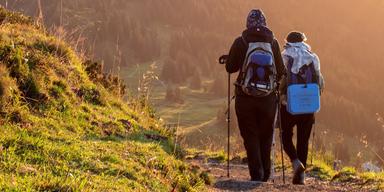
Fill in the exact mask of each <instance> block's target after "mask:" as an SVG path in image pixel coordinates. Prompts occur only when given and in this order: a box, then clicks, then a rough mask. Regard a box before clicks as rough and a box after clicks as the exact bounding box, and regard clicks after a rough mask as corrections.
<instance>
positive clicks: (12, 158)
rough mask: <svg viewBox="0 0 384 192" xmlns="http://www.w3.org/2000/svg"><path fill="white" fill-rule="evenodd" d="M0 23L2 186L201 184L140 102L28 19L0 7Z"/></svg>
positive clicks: (163, 187)
mask: <svg viewBox="0 0 384 192" xmlns="http://www.w3.org/2000/svg"><path fill="white" fill-rule="evenodd" d="M0 23H1V25H0V130H1V132H0V170H1V171H0V189H1V190H2V191H112V190H113V191H132V190H136V191H137V190H139V191H171V190H173V189H178V190H180V191H185V190H199V189H202V186H203V181H202V180H201V179H200V178H199V174H200V173H199V172H198V171H194V170H192V169H191V168H190V167H189V166H188V165H186V164H185V163H183V162H182V161H181V160H180V159H178V158H177V156H180V150H179V149H175V148H174V144H173V141H172V140H173V139H172V134H173V133H172V132H171V131H170V130H166V129H165V128H163V122H162V121H160V120H158V119H156V118H154V116H153V113H151V110H150V109H149V108H148V107H146V106H145V105H142V103H141V102H139V101H134V100H132V101H131V102H129V103H128V104H127V103H125V102H123V101H122V100H121V99H120V98H119V97H117V95H119V94H118V93H119V90H116V88H113V86H109V87H108V86H103V85H106V84H108V83H104V84H103V83H102V82H100V81H98V80H97V78H94V77H92V76H90V75H89V74H90V71H89V70H88V69H89V68H86V66H85V64H84V63H85V61H84V60H83V58H81V57H79V56H78V55H77V54H76V52H74V51H73V50H72V49H71V48H70V46H69V45H67V44H66V43H65V42H63V41H60V40H58V39H57V38H55V37H54V36H52V35H50V34H48V33H47V32H45V31H44V30H43V29H41V28H40V27H38V26H37V25H35V24H34V22H33V21H32V20H31V19H30V18H28V17H25V16H23V15H20V14H17V13H12V12H8V11H6V10H5V9H3V8H1V9H0ZM85 69H87V70H85ZM91 77H92V78H91ZM102 84H103V85H102ZM105 87H108V88H105ZM111 87H112V88H111ZM115 87H116V86H115ZM117 87H119V86H117Z"/></svg>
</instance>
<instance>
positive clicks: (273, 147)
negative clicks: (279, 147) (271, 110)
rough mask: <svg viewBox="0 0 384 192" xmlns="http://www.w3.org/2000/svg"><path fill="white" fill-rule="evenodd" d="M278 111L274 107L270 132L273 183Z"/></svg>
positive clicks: (273, 177) (273, 179) (273, 178)
mask: <svg viewBox="0 0 384 192" xmlns="http://www.w3.org/2000/svg"><path fill="white" fill-rule="evenodd" d="M277 118H278V111H277V107H276V113H275V119H274V121H273V134H272V154H271V156H272V160H271V162H272V163H271V178H272V182H273V183H275V151H276V128H277Z"/></svg>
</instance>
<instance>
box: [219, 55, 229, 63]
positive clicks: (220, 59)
mask: <svg viewBox="0 0 384 192" xmlns="http://www.w3.org/2000/svg"><path fill="white" fill-rule="evenodd" d="M227 60H228V55H222V56H221V57H220V58H219V63H220V64H222V65H223V64H225V63H226V62H227Z"/></svg>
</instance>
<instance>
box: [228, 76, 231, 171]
mask: <svg viewBox="0 0 384 192" xmlns="http://www.w3.org/2000/svg"><path fill="white" fill-rule="evenodd" d="M227 115H228V116H227V123H228V124H227V126H228V127H227V130H228V137H227V139H228V140H227V141H228V143H227V153H228V154H227V155H228V159H227V177H228V178H229V177H230V173H229V172H230V171H229V169H230V165H229V164H230V162H229V159H230V149H231V73H228V114H227Z"/></svg>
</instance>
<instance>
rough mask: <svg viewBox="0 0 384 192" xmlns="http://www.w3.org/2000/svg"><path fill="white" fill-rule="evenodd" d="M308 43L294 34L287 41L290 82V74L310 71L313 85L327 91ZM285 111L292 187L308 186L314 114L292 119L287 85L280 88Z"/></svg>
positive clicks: (285, 59) (286, 144) (286, 58)
mask: <svg viewBox="0 0 384 192" xmlns="http://www.w3.org/2000/svg"><path fill="white" fill-rule="evenodd" d="M306 40H307V38H306V36H305V35H304V33H301V32H291V33H289V34H288V36H287V38H286V45H285V46H284V50H283V52H282V56H283V60H284V64H285V65H286V67H287V69H288V71H287V82H288V84H289V81H292V80H291V79H290V77H292V76H291V74H294V75H297V74H299V73H300V71H301V70H302V69H303V67H309V68H310V70H312V71H313V74H314V75H313V76H314V77H315V78H314V79H313V82H315V83H318V84H319V86H320V88H321V89H323V87H324V80H323V77H322V75H321V72H320V60H319V57H318V56H317V55H316V54H315V53H313V52H312V51H311V47H310V46H309V45H308V44H307V43H305V41H306ZM281 88H282V90H281V93H282V94H283V96H282V98H283V99H282V107H281V118H282V119H281V121H282V128H283V144H284V151H285V152H286V153H287V154H288V156H289V158H290V159H291V161H292V167H293V170H294V177H293V181H292V182H293V184H302V185H303V184H305V182H304V181H305V173H304V172H305V168H306V166H307V156H308V143H309V138H310V135H311V131H312V126H313V124H314V123H315V115H314V114H305V115H292V114H290V113H289V112H288V111H287V108H286V91H287V90H286V88H287V85H286V84H285V85H284V86H282V87H281ZM294 126H296V127H297V143H296V148H295V146H294V144H293V141H292V137H293V127H294Z"/></svg>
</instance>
